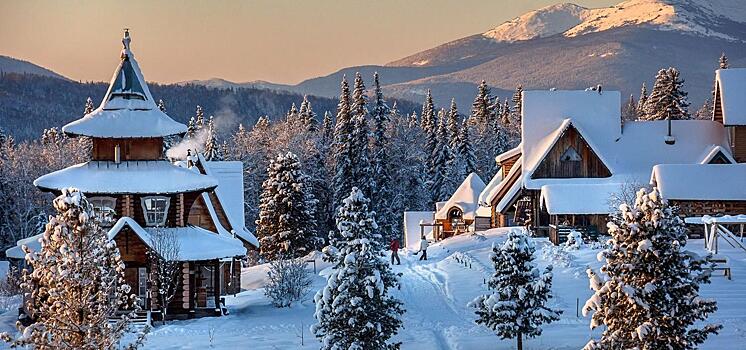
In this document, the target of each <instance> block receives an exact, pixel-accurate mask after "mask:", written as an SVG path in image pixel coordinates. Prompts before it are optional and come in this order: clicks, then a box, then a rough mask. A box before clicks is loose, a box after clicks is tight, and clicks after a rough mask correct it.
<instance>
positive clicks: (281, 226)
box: [256, 152, 320, 260]
mask: <svg viewBox="0 0 746 350" xmlns="http://www.w3.org/2000/svg"><path fill="white" fill-rule="evenodd" d="M311 191H312V188H311V184H310V180H309V178H308V176H306V175H305V174H303V172H302V171H301V166H300V163H299V162H298V157H297V156H296V155H295V154H293V153H290V152H288V153H287V154H285V155H278V156H277V158H275V159H274V160H273V161H271V162H270V163H269V168H268V169H267V179H266V180H264V183H263V184H262V194H261V196H260V198H259V202H260V203H259V220H257V223H256V225H257V226H256V233H257V236H258V238H259V247H260V254H261V255H262V256H263V257H264V258H266V259H269V260H276V259H277V258H279V257H280V255H281V254H282V255H284V256H286V257H300V256H304V255H306V254H308V253H310V252H311V251H313V250H314V249H316V248H317V247H318V246H319V245H320V242H319V240H318V237H317V235H316V230H315V223H314V217H313V213H314V208H315V206H316V199H315V198H313V194H312V193H311Z"/></svg>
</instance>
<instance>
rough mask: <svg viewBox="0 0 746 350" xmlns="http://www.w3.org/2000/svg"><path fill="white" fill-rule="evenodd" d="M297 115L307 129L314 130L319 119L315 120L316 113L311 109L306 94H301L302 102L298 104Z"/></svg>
mask: <svg viewBox="0 0 746 350" xmlns="http://www.w3.org/2000/svg"><path fill="white" fill-rule="evenodd" d="M299 116H300V119H301V120H302V121H303V125H304V126H305V127H306V130H307V131H310V132H314V131H316V129H317V128H318V124H319V121H318V120H316V113H314V111H313V107H312V106H311V101H309V100H308V95H303V103H301V105H300V112H299Z"/></svg>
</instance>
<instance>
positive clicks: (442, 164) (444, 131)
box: [428, 109, 459, 203]
mask: <svg viewBox="0 0 746 350" xmlns="http://www.w3.org/2000/svg"><path fill="white" fill-rule="evenodd" d="M436 135H437V140H438V144H437V146H436V147H435V151H434V152H433V154H432V155H430V157H431V158H432V159H433V162H432V163H431V166H432V168H431V169H430V171H429V173H430V174H432V176H431V178H430V181H428V188H429V191H430V194H431V195H432V198H431V201H432V202H433V203H437V202H440V201H445V200H448V197H450V196H451V194H453V190H455V188H452V187H453V186H451V182H452V181H459V179H453V176H451V175H452V171H451V167H452V166H453V153H451V148H450V147H449V146H448V127H447V123H446V115H445V110H442V109H441V110H440V111H439V112H438V129H437V134H436Z"/></svg>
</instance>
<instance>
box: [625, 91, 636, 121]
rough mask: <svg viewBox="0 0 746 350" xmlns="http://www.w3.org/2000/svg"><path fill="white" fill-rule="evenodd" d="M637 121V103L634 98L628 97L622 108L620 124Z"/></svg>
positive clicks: (632, 96)
mask: <svg viewBox="0 0 746 350" xmlns="http://www.w3.org/2000/svg"><path fill="white" fill-rule="evenodd" d="M633 120H637V103H636V102H635V96H634V95H629V100H627V103H625V104H624V106H622V123H624V122H629V121H633Z"/></svg>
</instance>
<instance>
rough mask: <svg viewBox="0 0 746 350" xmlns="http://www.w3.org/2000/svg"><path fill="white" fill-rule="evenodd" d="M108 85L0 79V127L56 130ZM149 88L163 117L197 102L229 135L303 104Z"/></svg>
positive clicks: (16, 132) (182, 116) (31, 133)
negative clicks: (159, 101) (163, 110)
mask: <svg viewBox="0 0 746 350" xmlns="http://www.w3.org/2000/svg"><path fill="white" fill-rule="evenodd" d="M107 86H108V84H106V83H78V82H74V81H69V80H61V79H57V78H50V77H45V76H39V75H28V74H3V75H0V128H2V129H5V130H7V131H9V132H10V133H11V134H12V135H13V136H14V137H15V138H16V139H20V140H23V139H28V138H34V137H38V136H39V135H40V134H41V132H42V130H43V129H45V128H50V127H54V126H56V127H61V126H63V125H64V124H66V123H68V122H70V121H72V120H75V119H78V118H80V117H81V116H82V112H83V108H84V105H85V101H86V99H87V98H88V97H91V98H92V99H93V100H94V104H96V105H98V104H99V102H100V100H101V99H102V98H103V94H104V92H106V88H107ZM150 90H151V92H152V93H153V96H154V97H155V98H156V99H163V100H164V101H165V103H166V108H167V110H168V114H169V115H170V116H171V117H172V118H174V120H176V121H179V122H182V123H186V122H188V120H189V118H191V117H192V116H193V115H194V110H195V106H196V105H198V104H199V105H202V106H203V107H204V109H205V114H206V115H214V116H215V118H216V121H217V125H218V127H219V128H220V131H221V132H223V133H225V132H232V131H234V130H235V128H236V127H237V126H238V123H243V124H244V125H247V126H252V125H254V123H255V122H256V119H257V118H258V117H260V116H263V115H268V116H270V118H272V119H277V118H280V117H283V116H284V115H285V113H286V112H287V110H288V109H289V108H290V106H291V105H292V104H293V103H296V104H298V105H299V104H300V102H301V101H302V100H303V97H302V96H301V95H298V94H293V93H289V92H278V91H272V90H266V89H252V88H242V89H235V90H227V89H208V88H206V87H204V86H198V85H184V86H181V85H160V84H150ZM309 100H310V101H311V104H312V106H313V109H314V111H315V112H316V113H317V114H318V115H319V117H318V118H321V117H322V116H323V113H324V111H331V112H332V115H334V113H335V111H336V108H337V101H336V100H335V99H329V98H323V97H314V96H310V97H309ZM400 103H401V104H403V105H404V106H406V107H407V108H408V109H411V108H414V105H413V104H411V103H406V102H400Z"/></svg>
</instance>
